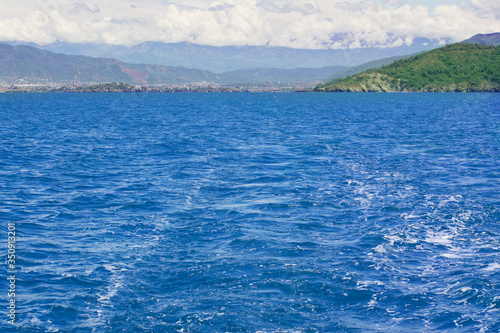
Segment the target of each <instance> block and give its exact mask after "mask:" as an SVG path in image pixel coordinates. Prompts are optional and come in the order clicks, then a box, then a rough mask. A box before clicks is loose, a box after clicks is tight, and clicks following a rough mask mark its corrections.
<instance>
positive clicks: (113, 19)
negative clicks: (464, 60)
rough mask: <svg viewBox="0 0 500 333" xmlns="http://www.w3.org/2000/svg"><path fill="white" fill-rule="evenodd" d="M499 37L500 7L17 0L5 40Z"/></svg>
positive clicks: (367, 41)
mask: <svg viewBox="0 0 500 333" xmlns="http://www.w3.org/2000/svg"><path fill="white" fill-rule="evenodd" d="M492 32H500V1H498V0H463V1H456V0H442V1H439V0H436V1H430V0H424V1H416V0H360V1H356V0H355V1H345V0H168V1H167V0H120V1H117V0H99V1H92V0H76V1H75V0H16V1H2V2H1V3H0V41H25V42H34V43H37V44H39V45H43V44H49V43H54V42H68V43H109V44H118V45H127V46H131V45H136V44H139V43H141V42H144V41H161V42H167V43H177V42H190V43H196V44H202V45H215V46H223V45H270V46H283V47H293V48H306V49H327V48H333V49H342V48H351V49H353V48H360V47H381V48H387V47H395V46H400V45H403V44H407V45H410V44H412V43H413V42H414V40H415V39H416V38H420V37H423V38H429V39H437V40H441V39H442V40H444V39H446V38H449V39H451V40H452V41H455V42H458V41H461V40H464V39H467V38H469V37H471V36H472V35H475V34H477V33H492Z"/></svg>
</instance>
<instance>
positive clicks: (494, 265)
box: [483, 262, 500, 271]
mask: <svg viewBox="0 0 500 333" xmlns="http://www.w3.org/2000/svg"><path fill="white" fill-rule="evenodd" d="M497 269H500V264H499V263H497V262H494V263H492V264H489V265H488V266H487V267H485V268H483V271H494V270H497Z"/></svg>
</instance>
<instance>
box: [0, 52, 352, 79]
mask: <svg viewBox="0 0 500 333" xmlns="http://www.w3.org/2000/svg"><path fill="white" fill-rule="evenodd" d="M343 69H345V67H340V66H330V67H324V68H297V69H291V70H286V69H273V68H262V69H252V70H240V71H232V72H226V73H222V74H215V73H213V72H210V71H207V70H200V69H193V68H185V67H179V66H177V67H173V66H161V65H149V64H133V63H125V62H122V61H120V60H117V59H112V58H94V57H88V56H73V55H66V54H61V53H54V52H50V51H46V50H41V49H38V48H35V47H32V46H26V45H5V44H0V80H3V81H4V82H12V81H16V80H24V81H26V82H29V83H48V82H51V83H76V84H80V83H106V82H122V83H127V84H188V83H201V82H206V83H219V84H260V83H266V82H268V81H272V82H278V81H279V82H281V83H292V82H319V81H322V79H323V78H325V77H328V76H330V75H332V74H334V73H336V72H338V71H339V70H343Z"/></svg>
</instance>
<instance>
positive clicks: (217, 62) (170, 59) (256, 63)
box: [9, 38, 442, 73]
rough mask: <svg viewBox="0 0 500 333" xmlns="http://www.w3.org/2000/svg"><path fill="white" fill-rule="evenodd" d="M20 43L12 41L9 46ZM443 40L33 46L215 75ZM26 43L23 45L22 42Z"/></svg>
mask: <svg viewBox="0 0 500 333" xmlns="http://www.w3.org/2000/svg"><path fill="white" fill-rule="evenodd" d="M16 43H17V44H19V43H20V42H11V43H9V44H16ZM440 43H442V41H439V40H430V39H425V38H415V39H414V41H413V44H412V45H401V46H397V47H392V48H374V47H366V48H358V49H293V48H287V47H272V46H209V45H199V44H192V43H162V42H143V43H141V44H138V45H134V46H131V47H126V46H122V45H110V44H94V43H87V44H71V43H62V42H57V43H52V44H47V45H41V46H37V45H33V44H32V43H31V44H30V46H35V47H38V48H41V49H44V50H48V51H52V52H58V53H64V54H70V55H86V56H92V57H106V58H113V59H119V60H121V61H123V62H126V63H140V64H144V63H146V64H157V65H163V66H180V67H187V68H198V69H203V70H208V71H211V72H214V73H223V72H227V71H234V70H245V69H255V68H278V69H295V68H322V67H328V66H344V67H351V66H356V65H361V64H363V63H366V62H370V61H374V60H378V59H381V58H387V57H392V56H404V55H407V54H412V53H417V52H420V51H426V50H431V49H434V48H436V47H439V46H440ZM21 44H23V43H21Z"/></svg>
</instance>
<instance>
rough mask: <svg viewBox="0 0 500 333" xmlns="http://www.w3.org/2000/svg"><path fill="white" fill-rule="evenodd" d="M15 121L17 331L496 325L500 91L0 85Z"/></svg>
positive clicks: (10, 175) (3, 152)
mask: <svg viewBox="0 0 500 333" xmlns="http://www.w3.org/2000/svg"><path fill="white" fill-rule="evenodd" d="M0 121H1V127H0V214H1V221H2V222H1V223H2V228H1V231H2V232H1V233H0V237H2V238H1V239H0V244H1V251H2V253H1V256H2V259H3V260H2V263H4V264H3V266H4V267H2V269H1V274H2V275H1V276H0V278H1V279H2V280H3V281H4V282H5V283H2V284H1V286H2V290H1V291H0V293H1V295H0V296H1V300H2V304H3V305H2V308H3V309H4V310H2V313H3V314H4V315H3V318H1V324H0V330H1V331H3V332H11V331H19V332H141V331H144V332H335V331H341V332H378V331H381V332H438V331H449V332H498V331H499V330H500V312H499V310H500V257H499V250H500V181H499V179H500V94H313V93H303V94H299V93H297V94H223V93H220V94H19V95H16V94H2V95H0ZM8 222H15V223H16V231H17V242H16V245H17V256H18V259H17V264H18V269H19V272H18V273H17V278H18V281H17V286H16V288H17V292H16V300H17V318H16V322H17V327H16V329H14V328H13V327H12V325H10V324H8V322H7V320H8V318H7V315H6V314H7V305H8V303H7V302H8V299H7V289H8V282H7V280H6V279H7V265H6V263H5V262H6V258H7V223H8Z"/></svg>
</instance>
